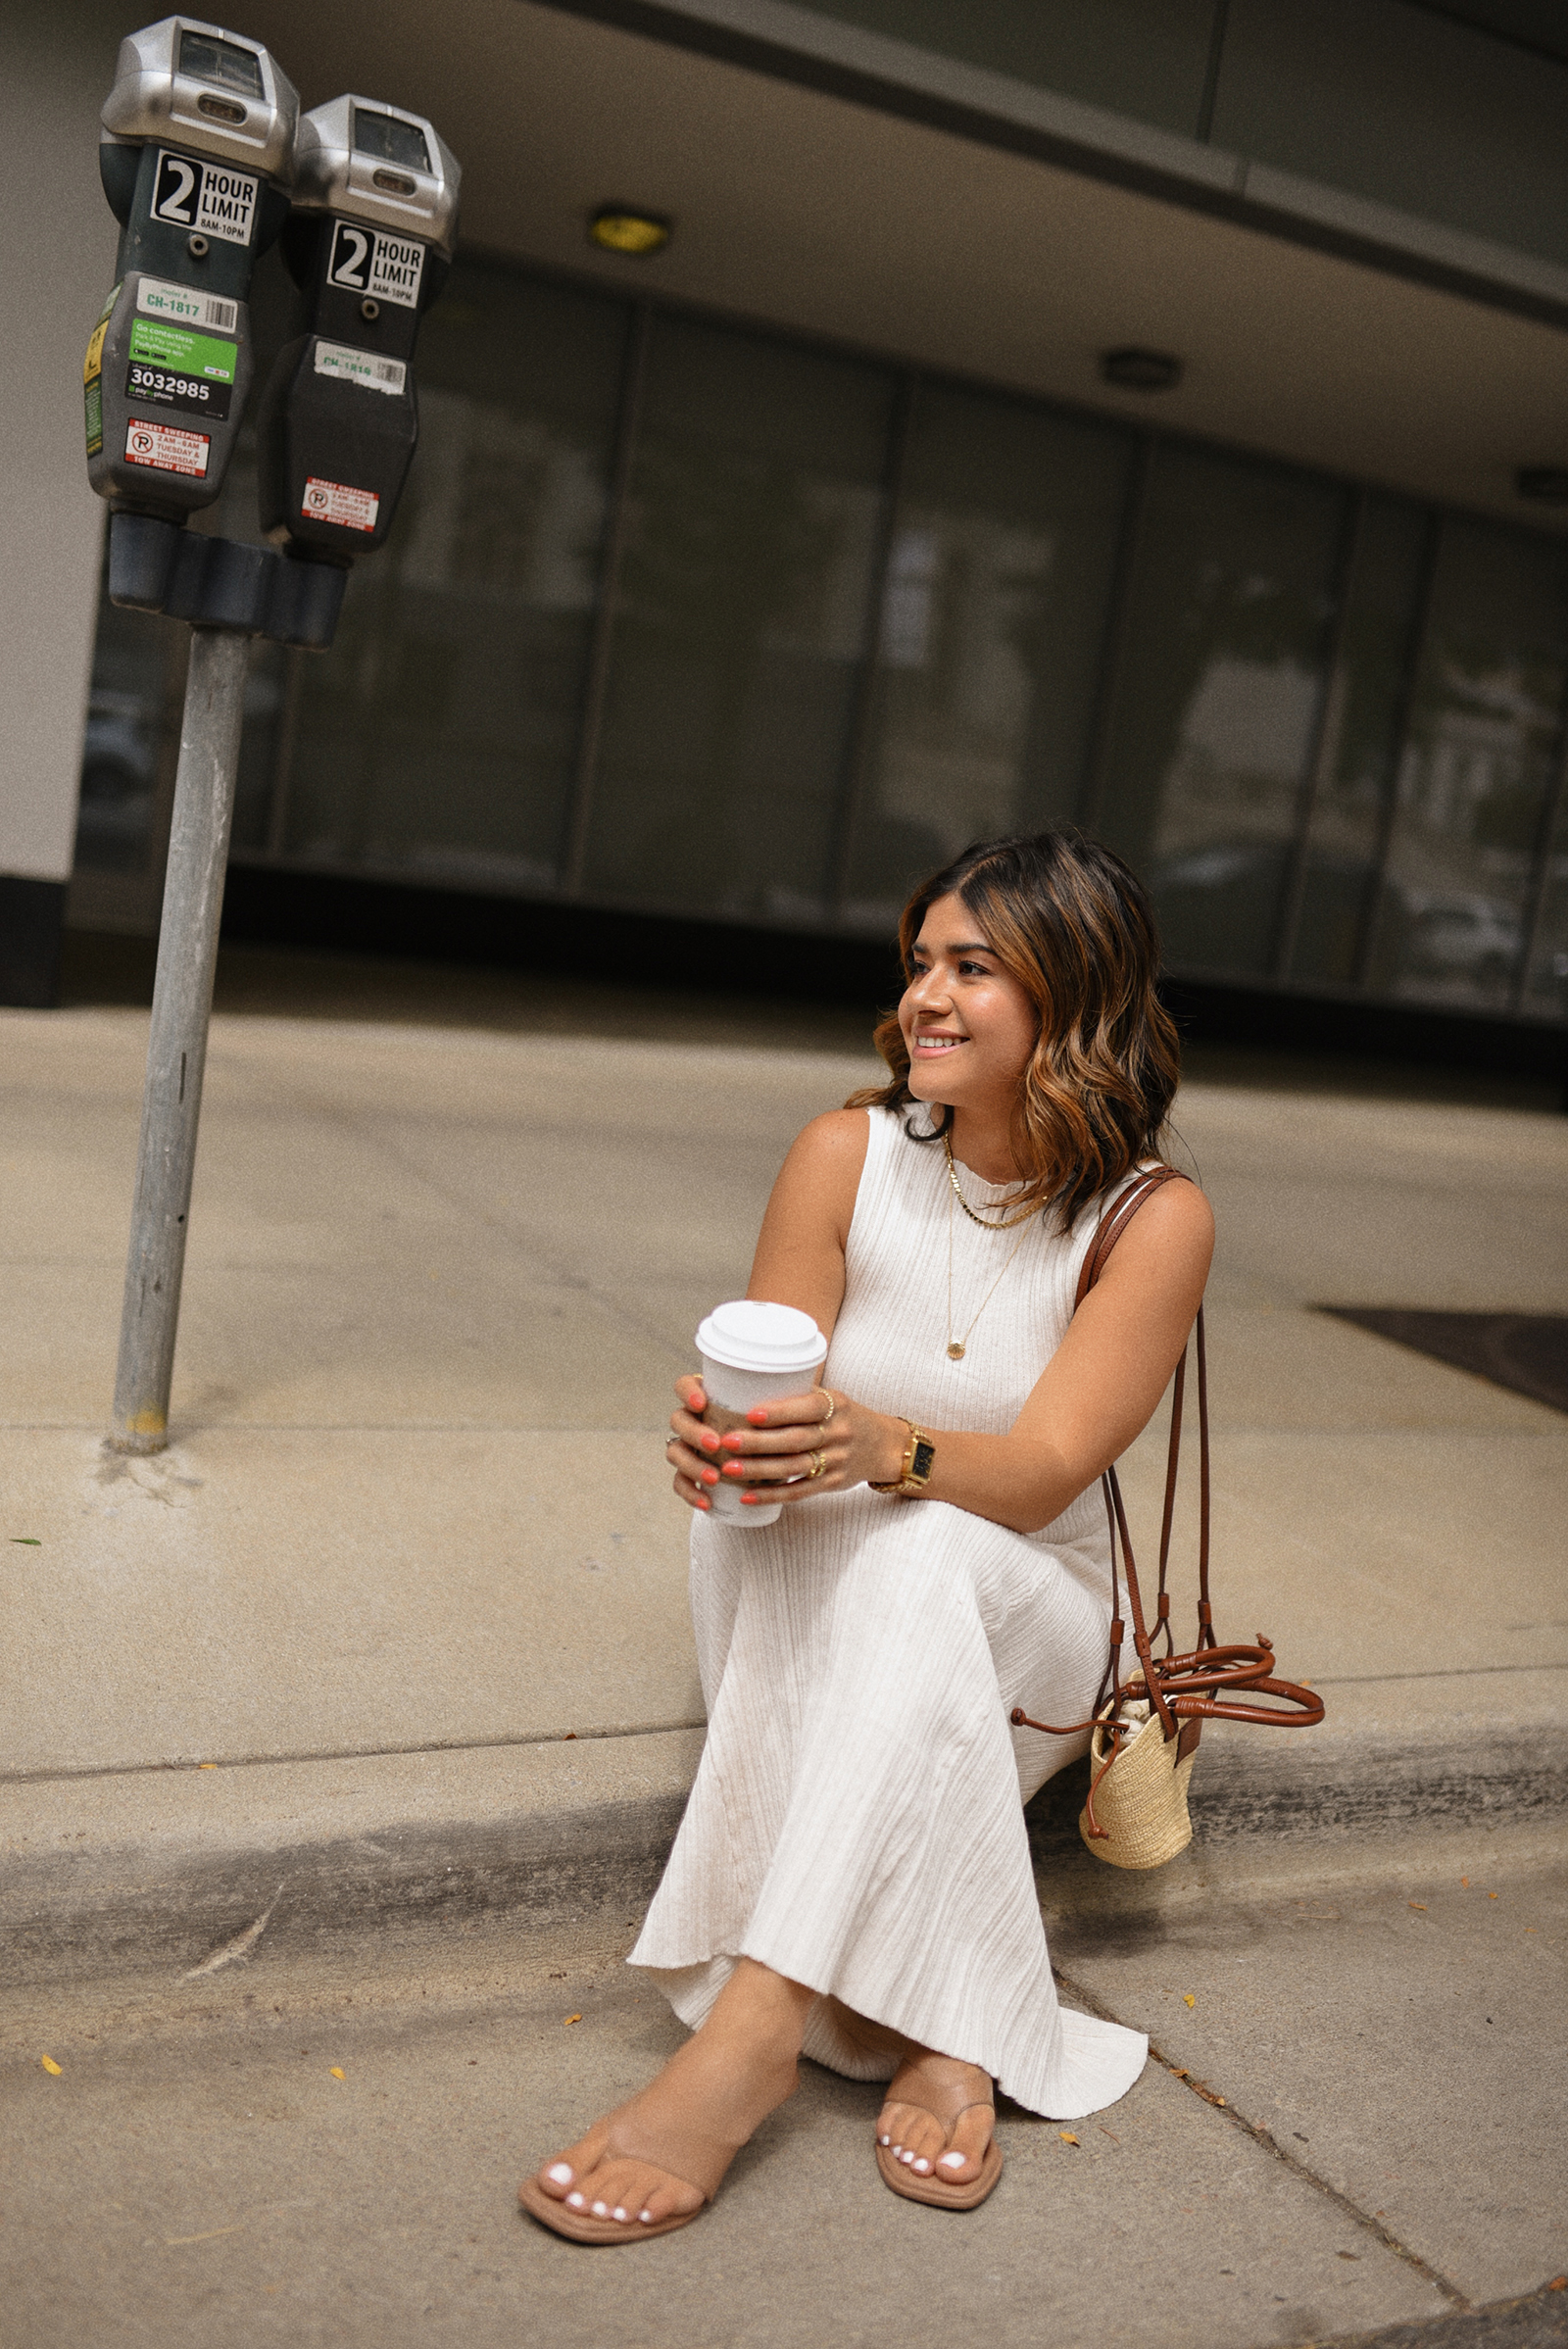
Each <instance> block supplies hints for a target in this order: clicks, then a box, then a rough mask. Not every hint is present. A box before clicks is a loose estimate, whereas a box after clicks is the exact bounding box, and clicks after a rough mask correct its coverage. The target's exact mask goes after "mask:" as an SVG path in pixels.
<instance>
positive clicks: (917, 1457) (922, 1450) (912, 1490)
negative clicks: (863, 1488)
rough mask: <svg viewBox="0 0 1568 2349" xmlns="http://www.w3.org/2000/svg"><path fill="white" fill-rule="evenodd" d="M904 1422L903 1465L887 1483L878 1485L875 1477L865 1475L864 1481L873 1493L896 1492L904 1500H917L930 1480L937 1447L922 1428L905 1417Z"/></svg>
mask: <svg viewBox="0 0 1568 2349" xmlns="http://www.w3.org/2000/svg"><path fill="white" fill-rule="evenodd" d="M900 1416H901V1417H902V1416H903V1415H902V1413H901V1414H900ZM904 1424H905V1426H906V1427H907V1429H908V1431H909V1438H908V1442H907V1444H905V1446H904V1465H903V1467H902V1468H901V1469H900V1470H899V1473H898V1475H897V1476H896V1477H895V1478H894V1479H893V1480H892V1482H891V1483H889V1484H885V1485H879V1484H878V1483H877V1481H876V1479H875V1477H867V1478H866V1483H867V1484H868V1485H869V1486H870V1488H871V1491H872V1492H873V1493H900V1494H902V1495H903V1497H904V1498H905V1499H906V1500H918V1499H919V1498H920V1496H921V1495H922V1494H923V1493H924V1492H925V1489H926V1487H927V1486H928V1485H929V1484H930V1482H931V1469H932V1465H933V1463H934V1461H935V1459H936V1456H937V1447H936V1445H935V1444H933V1443H932V1441H931V1439H930V1437H929V1436H928V1435H927V1434H926V1432H925V1430H924V1428H917V1427H916V1426H915V1424H914V1421H913V1420H912V1419H906V1420H905V1422H904Z"/></svg>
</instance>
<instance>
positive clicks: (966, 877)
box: [844, 832, 1181, 1227]
mask: <svg viewBox="0 0 1568 2349" xmlns="http://www.w3.org/2000/svg"><path fill="white" fill-rule="evenodd" d="M950 896H956V897H960V898H961V899H962V900H963V902H964V904H965V905H967V906H968V908H969V911H970V912H971V913H972V914H973V915H974V917H975V920H976V922H977V923H978V924H979V927H980V930H981V933H982V935H983V936H984V937H985V939H986V941H987V943H988V945H989V946H990V949H991V952H992V953H993V954H995V955H996V957H997V960H998V961H999V962H1000V963H1001V964H1002V966H1003V968H1004V969H1005V971H1006V972H1007V973H1008V975H1009V977H1011V978H1013V979H1015V980H1016V981H1017V982H1018V985H1019V986H1020V987H1021V988H1022V989H1023V990H1024V993H1025V994H1026V995H1027V996H1028V998H1029V1000H1030V1002H1031V1003H1033V1004H1034V1006H1035V1009H1036V1012H1037V1014H1038V1016H1039V1021H1040V1029H1039V1035H1038V1037H1037V1039H1036V1042H1035V1049H1034V1054H1033V1057H1032V1058H1031V1060H1030V1061H1029V1064H1028V1066H1027V1067H1026V1068H1025V1070H1024V1072H1023V1077H1022V1079H1021V1081H1020V1083H1019V1087H1018V1100H1017V1104H1016V1107H1015V1109H1014V1112H1013V1153H1014V1155H1015V1157H1016V1159H1017V1161H1018V1164H1019V1166H1020V1167H1022V1168H1024V1169H1025V1179H1024V1188H1023V1190H1022V1191H1021V1192H1020V1193H1019V1194H1018V1198H1019V1200H1020V1202H1021V1201H1023V1200H1024V1199H1031V1200H1038V1201H1039V1203H1040V1204H1041V1206H1042V1207H1045V1206H1053V1205H1054V1206H1055V1207H1056V1209H1057V1210H1058V1212H1059V1214H1060V1217H1061V1221H1062V1224H1063V1227H1065V1226H1067V1225H1069V1224H1070V1223H1071V1222H1072V1221H1073V1219H1074V1218H1075V1217H1076V1216H1077V1215H1078V1214H1079V1213H1080V1211H1081V1210H1082V1208H1083V1207H1084V1206H1085V1205H1086V1204H1087V1202H1088V1201H1089V1200H1090V1199H1093V1198H1095V1196H1096V1195H1097V1193H1099V1192H1102V1191H1105V1190H1107V1189H1109V1188H1110V1186H1111V1185H1112V1184H1115V1183H1118V1182H1120V1181H1121V1179H1122V1177H1123V1176H1124V1175H1127V1174H1129V1173H1130V1172H1131V1170H1132V1169H1133V1167H1134V1166H1136V1165H1137V1164H1138V1162H1139V1160H1140V1159H1142V1158H1146V1157H1150V1156H1152V1155H1157V1154H1158V1152H1159V1148H1160V1143H1161V1139H1162V1135H1163V1130H1164V1125H1165V1120H1166V1117H1167V1115H1168V1113H1169V1110H1170V1104H1171V1101H1172V1100H1173V1098H1174V1096H1175V1092H1176V1084H1177V1078H1178V1076H1179V1074H1180V1065H1181V1063H1180V1049H1179V1046H1178V1044H1177V1038H1176V1028H1175V1023H1174V1022H1173V1021H1172V1019H1171V1017H1170V1014H1169V1012H1168V1011H1167V1010H1166V1009H1165V1007H1164V1005H1163V1004H1162V1003H1161V1002H1160V1000H1159V998H1158V996H1157V995H1156V993H1155V992H1154V982H1155V979H1156V977H1157V976H1158V972H1159V932H1158V930H1157V928H1156V926H1155V922H1154V914H1153V908H1152V906H1151V905H1150V903H1149V899H1148V896H1147V895H1146V893H1145V891H1144V887H1143V884H1142V883H1141V882H1140V881H1139V879H1138V877H1137V875H1136V874H1135V873H1134V872H1132V871H1131V869H1130V868H1129V867H1128V866H1127V865H1125V864H1124V863H1123V862H1122V860H1121V858H1120V857H1119V856H1115V855H1113V854H1112V852H1111V851H1110V850H1109V849H1107V848H1103V847H1102V846H1101V845H1100V843H1099V842H1098V841H1094V840H1087V839H1085V838H1084V837H1083V835H1082V834H1081V833H1078V832H1035V833H1031V834H1029V835H1028V836H1027V837H1018V838H1014V839H1010V840H981V841H976V842H975V843H974V844H973V845H972V846H971V847H969V848H966V849H965V850H964V851H963V854H962V855H961V856H957V857H956V858H955V860H954V861H953V863H952V864H950V865H947V866H946V867H944V869H943V870H942V871H941V872H939V873H933V874H932V876H931V878H930V879H929V880H928V881H923V882H922V883H921V885H920V887H919V888H918V889H917V890H916V891H915V893H914V895H913V897H912V898H910V900H909V902H908V904H907V905H906V906H905V908H904V914H903V917H902V919H901V920H900V923H899V953H900V956H901V958H902V960H903V964H904V970H905V975H906V977H909V976H912V972H913V962H912V954H913V949H914V943H915V940H916V939H917V938H918V937H919V934H920V927H921V924H922V923H923V922H924V920H925V917H926V912H927V910H928V908H929V907H930V906H932V905H935V904H936V902H937V900H938V898H945V897H950ZM874 1041H875V1044H876V1049H877V1051H878V1052H880V1053H881V1055H882V1057H883V1059H884V1060H885V1061H886V1062H887V1064H888V1066H889V1068H890V1069H891V1070H892V1072H893V1077H892V1082H891V1083H890V1084H887V1085H871V1086H867V1087H866V1088H865V1089H864V1090H863V1091H862V1092H859V1093H854V1094H852V1095H851V1096H850V1099H849V1100H848V1101H846V1103H845V1104H844V1105H845V1107H846V1108H847V1109H869V1108H878V1109H903V1108H905V1107H907V1106H909V1105H911V1104H912V1103H913V1101H914V1096H913V1095H912V1094H911V1093H910V1091H909V1081H908V1080H909V1052H908V1047H907V1044H906V1043H905V1041H904V1031H903V1029H902V1028H901V1027H900V1025H899V1021H898V1014H897V1013H896V1012H890V1013H889V1014H888V1015H887V1017H886V1018H885V1019H883V1020H882V1021H881V1023H880V1025H879V1026H878V1027H877V1030H876V1034H875V1039H874ZM921 1106H924V1104H923V1103H922V1104H921ZM952 1123H953V1111H952V1109H951V1108H946V1109H944V1110H943V1113H942V1118H941V1122H940V1123H939V1124H938V1125H936V1126H935V1128H934V1129H933V1128H932V1127H930V1126H928V1125H925V1124H924V1122H923V1121H921V1122H920V1123H919V1124H917V1123H916V1122H915V1121H914V1120H912V1119H907V1120H906V1123H905V1131H906V1133H907V1135H908V1136H909V1139H910V1140H911V1142H936V1141H939V1140H940V1139H941V1137H942V1136H943V1135H944V1134H945V1133H946V1132H947V1131H948V1129H949V1128H950V1126H951V1125H952Z"/></svg>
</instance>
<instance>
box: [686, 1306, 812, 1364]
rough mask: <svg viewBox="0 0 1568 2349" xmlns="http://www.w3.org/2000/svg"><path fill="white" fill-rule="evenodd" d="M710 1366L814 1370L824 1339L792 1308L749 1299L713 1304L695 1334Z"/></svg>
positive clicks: (802, 1315)
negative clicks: (711, 1363)
mask: <svg viewBox="0 0 1568 2349" xmlns="http://www.w3.org/2000/svg"><path fill="white" fill-rule="evenodd" d="M697 1346H698V1350H699V1352H701V1353H705V1354H706V1355H707V1356H708V1358H709V1360H710V1361H711V1362H723V1363H725V1364H727V1366H728V1367H729V1368H730V1369H731V1370H758V1371H775V1370H777V1371H783V1370H814V1369H815V1368H816V1365H817V1364H818V1362H820V1361H821V1359H822V1357H823V1355H824V1354H825V1353H826V1352H827V1340H826V1339H825V1338H824V1337H823V1335H822V1333H821V1331H820V1330H819V1329H818V1328H817V1326H816V1324H815V1322H814V1321H813V1320H812V1319H811V1316H810V1315H809V1313H801V1312H798V1311H797V1310H796V1308H795V1306H794V1305H764V1304H760V1303H759V1302H757V1301H756V1300H755V1299H754V1298H752V1297H737V1298H736V1299H735V1300H734V1302H733V1303H732V1304H728V1305H715V1306H714V1307H713V1310H712V1311H711V1313H710V1315H709V1316H708V1319H707V1320H706V1321H705V1322H704V1323H703V1325H702V1327H701V1328H700V1329H699V1331H698V1333H697Z"/></svg>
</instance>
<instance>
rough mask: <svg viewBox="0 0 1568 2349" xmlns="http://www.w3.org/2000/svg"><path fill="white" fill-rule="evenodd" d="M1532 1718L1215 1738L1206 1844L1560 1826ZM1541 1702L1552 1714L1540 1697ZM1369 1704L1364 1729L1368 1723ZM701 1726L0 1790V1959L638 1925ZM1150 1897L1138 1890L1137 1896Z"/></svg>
mask: <svg viewBox="0 0 1568 2349" xmlns="http://www.w3.org/2000/svg"><path fill="white" fill-rule="evenodd" d="M1534 1695H1535V1701H1533V1702H1530V1703H1528V1704H1526V1705H1525V1706H1524V1707H1522V1708H1521V1709H1520V1711H1519V1712H1517V1713H1516V1715H1515V1717H1514V1718H1513V1719H1512V1720H1510V1721H1508V1722H1506V1723H1502V1722H1499V1721H1497V1720H1495V1719H1493V1720H1491V1721H1486V1720H1483V1719H1480V1718H1465V1717H1457V1718H1456V1717H1453V1716H1450V1717H1449V1718H1448V1719H1446V1721H1440V1722H1438V1723H1437V1724H1435V1725H1434V1724H1433V1723H1432V1722H1430V1721H1426V1722H1420V1723H1417V1724H1416V1725H1414V1726H1412V1722H1411V1718H1410V1716H1409V1714H1408V1712H1406V1713H1405V1714H1404V1716H1403V1718H1401V1719H1400V1720H1398V1721H1397V1722H1396V1723H1391V1722H1390V1721H1389V1720H1388V1719H1387V1718H1386V1717H1381V1716H1380V1714H1379V1712H1378V1709H1377V1705H1378V1700H1377V1699H1375V1698H1369V1697H1366V1696H1364V1695H1363V1696H1359V1697H1353V1696H1352V1694H1351V1692H1350V1691H1349V1690H1345V1691H1336V1692H1335V1695H1334V1700H1333V1701H1334V1713H1333V1721H1334V1729H1333V1731H1332V1733H1331V1732H1330V1731H1328V1730H1318V1731H1314V1732H1312V1733H1311V1738H1310V1744H1308V1743H1307V1741H1306V1737H1305V1735H1304V1734H1299V1735H1296V1736H1292V1735H1288V1734H1286V1735H1280V1736H1272V1735H1263V1734H1260V1733H1257V1732H1253V1731H1249V1730H1238V1729H1235V1728H1226V1729H1224V1730H1223V1731H1222V1733H1221V1734H1215V1731H1214V1730H1211V1731H1210V1733H1209V1735H1208V1736H1207V1737H1205V1739H1204V1742H1203V1744H1202V1747H1201V1750H1200V1755H1199V1764H1198V1769H1197V1771H1196V1772H1195V1775H1194V1780H1193V1816H1194V1824H1195V1831H1196V1832H1195V1839H1194V1846H1193V1848H1194V1851H1195V1853H1197V1854H1198V1855H1200V1856H1201V1857H1202V1858H1203V1859H1205V1860H1206V1861H1208V1862H1209V1863H1211V1864H1217V1865H1218V1866H1219V1867H1221V1868H1224V1867H1227V1866H1238V1867H1243V1866H1245V1865H1246V1862H1247V1860H1248V1857H1249V1855H1250V1854H1255V1853H1256V1852H1257V1851H1258V1850H1259V1849H1261V1848H1264V1847H1267V1848H1268V1849H1269V1850H1270V1853H1271V1856H1273V1857H1275V1858H1277V1857H1278V1856H1280V1850H1281V1847H1282V1846H1283V1847H1284V1848H1285V1849H1286V1850H1288V1851H1289V1852H1290V1853H1291V1854H1292V1856H1293V1857H1299V1859H1300V1861H1301V1863H1302V1864H1303V1865H1304V1866H1312V1865H1316V1864H1319V1863H1321V1862H1328V1863H1330V1864H1332V1863H1333V1862H1334V1861H1335V1860H1336V1859H1338V1858H1339V1857H1341V1856H1342V1855H1343V1852H1344V1850H1345V1848H1346V1847H1347V1846H1348V1845H1349V1844H1351V1843H1352V1842H1354V1841H1358V1840H1362V1839H1364V1838H1365V1837H1366V1836H1368V1835H1371V1834H1389V1833H1391V1832H1392V1833H1395V1834H1409V1835H1421V1834H1432V1833H1443V1832H1450V1833H1451V1832H1453V1831H1454V1830H1460V1831H1464V1830H1470V1829H1482V1830H1487V1831H1495V1830H1497V1829H1499V1828H1505V1827H1512V1828H1524V1829H1527V1830H1528V1829H1531V1828H1535V1827H1548V1826H1552V1825H1555V1824H1556V1823H1558V1822H1560V1820H1561V1819H1562V1818H1563V1816H1564V1815H1565V1814H1568V1722H1565V1721H1564V1719H1563V1718H1562V1716H1561V1713H1560V1711H1559V1709H1558V1706H1557V1698H1556V1690H1555V1688H1550V1689H1546V1690H1544V1691H1536V1692H1534ZM1543 1699H1544V1701H1543ZM1357 1713H1359V1715H1360V1718H1359V1719H1357V1718H1356V1715H1357ZM702 1740H703V1732H702V1731H700V1730H671V1731H656V1732H647V1733H643V1734H637V1735H628V1736H624V1737H614V1736H607V1737H583V1738H580V1739H575V1738H574V1739H569V1740H562V1739H555V1740H551V1741H549V1742H546V1743H541V1744H533V1745H523V1746H487V1747H477V1748H474V1747H470V1748H467V1749H460V1750H455V1751H447V1752H437V1753H420V1754H394V1755H359V1756H349V1757H345V1758H342V1759H337V1760H325V1761H311V1762H263V1763H254V1764H243V1765H222V1766H220V1767H218V1768H216V1769H212V1770H194V1769H190V1768H181V1769H152V1770H139V1771H133V1772H123V1773H115V1774H108V1775H104V1776H99V1777H91V1778H60V1779H48V1780H39V1779H34V1780H28V1781H13V1782H11V1783H9V1784H6V1785H0V1853H3V1854H4V1869H3V1873H0V1952H3V1957H0V1964H3V1968H4V1973H5V1977H6V1979H7V1980H8V1981H9V1982H12V1983H13V1984H19V1983H22V1982H36V1981H39V1980H47V1981H50V1982H57V1983H58V1982H61V1981H63V1980H66V1979H70V1978H73V1977H74V1978H83V1979H84V1978H88V1977H103V1976H107V1975H112V1974H119V1973H129V1972H142V1971H156V1972H159V1973H164V1974H173V1975H176V1976H177V1975H183V1974H188V1973H190V1972H191V1971H193V1970H196V1969H200V1970H202V1971H214V1972H216V1971H218V1970H219V1967H220V1966H221V1964H226V1963H228V1962H230V1960H232V1959H236V1958H240V1957H243V1956H246V1955H248V1954H249V1953H250V1951H251V1950H252V1949H253V1948H254V1947H255V1945H256V1944H257V1942H258V1941H260V1940H261V1938H262V1937H263V1935H264V1934H265V1935H266V1937H267V1941H268V1947H269V1951H272V1950H274V1949H276V1950H279V1951H282V1952H286V1951H290V1950H293V1951H305V1950H319V1949H321V1948H323V1947H326V1946H328V1945H330V1944H331V1943H333V1942H335V1941H338V1940H339V1939H341V1938H344V1937H346V1936H349V1935H353V1934H361V1935H365V1934H372V1933H385V1932H387V1931H388V1930H390V1929H393V1928H402V1927H408V1926H412V1925H435V1926H441V1925H448V1926H454V1927H461V1926H463V1925H466V1924H470V1923H476V1922H479V1921H481V1920H487V1919H488V1920H495V1919H499V1918H505V1919H507V1920H509V1921H510V1922H511V1923H513V1924H514V1925H515V1927H516V1928H517V1929H518V1930H519V1931H527V1932H550V1931H558V1930H560V1929H561V1928H563V1927H565V1926H571V1927H578V1928H580V1927H582V1926H583V1925H585V1924H589V1923H592V1922H596V1921H605V1922H608V1921H609V1920H610V1919H612V1918H617V1919H618V1922H619V1923H620V1924H623V1925H625V1926H628V1927H629V1926H631V1925H633V1924H635V1922H636V1920H637V1918H638V1917H639V1915H640V1914H641V1911H642V1909H643V1908H644V1906H645V1905H646V1903H647V1901H648V1900H649V1899H650V1897H651V1896H652V1894H653V1891H654V1888H655V1886H656V1884H658V1882H659V1878H660V1875H661V1872H662V1868H663V1864H664V1860H665V1858H666V1856H667V1854H668V1851H669V1847H670V1844H671V1842H672V1841H673V1839H674V1835H675V1831H676V1829H677V1827H678V1826H679V1823H680V1817H681V1813H682V1810H683V1809H684V1806H685V1801H686V1795H687V1792H688V1790H689V1788H690V1786H691V1781H692V1777H693V1774H694V1773H695V1770H696V1767H697V1762H698V1759H699V1756H700V1754H701V1751H702ZM1087 1769H1088V1766H1087V1762H1083V1763H1077V1764H1074V1765H1072V1766H1071V1767H1069V1768H1068V1769H1066V1770H1064V1771H1062V1772H1060V1773H1059V1774H1058V1776H1057V1777H1056V1778H1055V1779H1054V1780H1053V1781H1052V1782H1051V1783H1050V1784H1049V1785H1048V1786H1046V1787H1044V1788H1043V1789H1042V1791H1041V1792H1040V1794H1039V1795H1037V1796H1036V1797H1035V1799H1034V1801H1033V1802H1032V1803H1031V1804H1030V1805H1029V1807H1028V1810H1027V1812H1026V1813H1025V1817H1026V1819H1027V1822H1028V1826H1029V1834H1030V1844H1031V1849H1032V1851H1033V1854H1034V1857H1035V1860H1036V1863H1037V1865H1039V1866H1040V1867H1041V1868H1042V1869H1043V1870H1045V1871H1047V1872H1059V1871H1060V1870H1061V1869H1062V1868H1063V1867H1064V1866H1065V1865H1066V1864H1067V1862H1068V1860H1069V1858H1077V1859H1081V1858H1082V1852H1083V1846H1082V1843H1081V1841H1080V1839H1079V1835H1078V1829H1077V1818H1078V1812H1079V1810H1080V1808H1081V1807H1082V1803H1083V1799H1084V1792H1085V1788H1086V1786H1087ZM1140 1881H1143V1880H1140Z"/></svg>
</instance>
